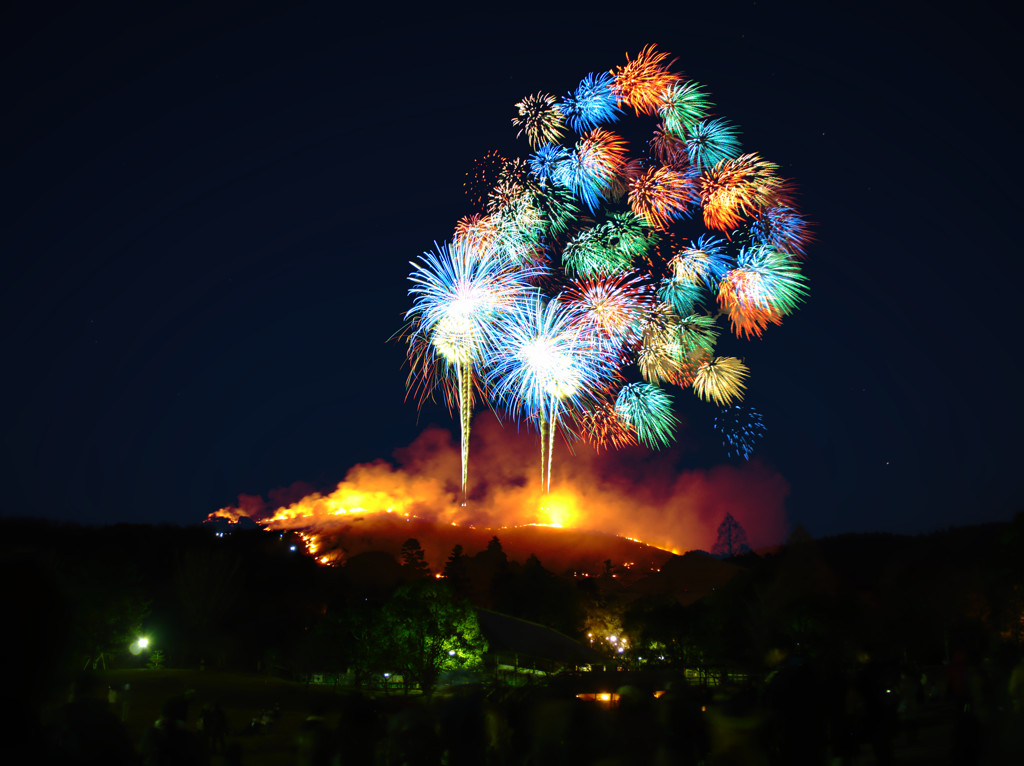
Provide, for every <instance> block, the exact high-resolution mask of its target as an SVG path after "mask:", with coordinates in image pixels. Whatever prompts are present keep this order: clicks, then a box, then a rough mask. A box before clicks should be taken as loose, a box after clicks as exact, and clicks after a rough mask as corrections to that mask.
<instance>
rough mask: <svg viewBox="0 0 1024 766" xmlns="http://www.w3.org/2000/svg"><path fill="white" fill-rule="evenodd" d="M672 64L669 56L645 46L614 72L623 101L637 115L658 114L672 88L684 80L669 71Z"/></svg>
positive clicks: (655, 48)
mask: <svg viewBox="0 0 1024 766" xmlns="http://www.w3.org/2000/svg"><path fill="white" fill-rule="evenodd" d="M673 63H674V62H673V61H670V60H669V54H667V53H662V52H661V51H659V50H658V49H657V47H656V46H654V45H648V46H646V47H644V48H643V50H641V51H640V53H638V54H637V57H636V58H635V59H633V60H630V58H629V54H628V53H627V54H626V64H625V65H624V66H620V67H616V68H615V69H613V70H612V73H611V74H612V76H613V77H614V78H615V87H616V88H617V89H618V91H619V93H620V94H621V99H622V102H623V103H624V104H627V105H628V106H630V107H632V108H633V109H634V110H635V111H636V113H637V114H638V115H639V114H654V113H655V112H657V111H658V110H659V109H660V108H661V107H662V106H663V105H664V104H665V102H666V98H667V91H668V89H669V87H670V86H672V85H675V84H676V83H678V82H679V81H680V79H681V77H680V75H679V74H677V73H674V72H672V71H670V67H671V66H672V64H673Z"/></svg>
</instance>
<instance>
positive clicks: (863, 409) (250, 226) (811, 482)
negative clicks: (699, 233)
mask: <svg viewBox="0 0 1024 766" xmlns="http://www.w3.org/2000/svg"><path fill="white" fill-rule="evenodd" d="M43 5H47V4H39V3H34V4H24V5H20V6H16V7H14V8H13V9H12V8H11V7H10V6H7V7H6V8H5V10H4V11H3V13H4V14H5V15H4V16H3V17H2V18H0V34H2V44H0V60H2V64H0V71H2V93H3V98H2V109H3V116H2V121H0V131H2V141H0V178H2V180H3V183H2V189H3V206H2V213H0V215H2V221H3V225H2V232H3V254H4V276H3V281H2V290H3V299H2V302H0V311H2V312H3V325H2V326H3V353H2V357H0V358H2V360H3V361H2V364H3V370H4V373H3V386H4V397H3V401H4V402H5V404H6V412H5V414H4V418H3V421H4V423H3V454H2V456H0V464H2V466H3V475H4V478H3V482H2V485H0V493H2V494H0V513H2V514H3V515H4V516H34V517H35V516H38V517H45V518H53V519H66V520H77V521H80V522H82V523H90V524H91V523H110V522H133V523H148V522H164V521H171V522H175V523H182V524H186V523H196V522H198V521H200V520H202V519H203V518H204V517H205V516H206V514H207V513H209V512H211V511H213V510H215V509H217V508H219V507H221V506H224V505H229V504H232V503H234V502H235V501H236V498H237V496H238V495H239V494H240V493H248V494H262V495H267V494H268V493H269V492H271V491H272V490H274V489H276V488H279V487H283V486H286V485H289V484H292V483H293V482H296V481H302V482H306V483H307V484H308V485H309V486H311V487H316V488H322V489H330V488H331V487H332V486H333V485H334V484H335V483H336V482H338V481H339V480H341V479H342V478H343V477H344V475H345V473H346V471H347V470H348V468H349V467H351V466H352V465H354V464H356V463H360V462H365V461H370V460H374V459H377V458H389V457H390V456H391V454H392V453H393V451H394V450H395V449H396V448H400V447H403V446H405V445H407V444H409V443H410V442H411V441H412V440H413V439H414V438H415V437H416V436H417V434H419V433H420V432H421V431H422V430H423V428H424V427H426V426H428V425H430V424H437V425H441V426H444V427H448V428H450V429H451V430H452V431H453V433H455V434H456V438H457V423H455V422H453V420H452V419H451V418H450V416H449V415H448V413H447V411H446V410H444V409H443V408H440V407H437V406H428V407H426V408H424V410H423V411H422V412H421V413H417V410H416V407H415V405H414V404H413V403H411V402H406V401H404V394H405V388H404V381H405V370H404V369H403V349H402V348H401V346H400V345H398V344H396V343H393V342H392V343H389V342H388V339H389V337H390V336H391V335H392V334H393V333H394V332H395V331H396V330H397V329H398V328H399V327H400V325H401V322H402V314H403V312H404V311H405V310H406V309H407V308H408V298H407V296H406V290H407V288H408V281H407V276H408V273H409V270H410V269H409V261H410V260H412V259H414V258H415V257H416V256H418V255H419V254H420V253H422V252H423V251H424V250H428V249H431V248H432V247H433V243H434V241H435V240H436V241H443V240H445V239H447V238H449V237H450V236H451V231H452V227H453V226H454V223H455V221H456V220H457V219H458V218H459V217H461V216H463V215H466V214H468V213H470V212H473V210H472V209H471V206H470V204H469V203H468V201H467V199H466V197H465V195H464V194H463V192H462V183H463V180H464V176H465V173H466V171H467V170H469V168H470V165H471V163H472V160H473V159H474V158H476V157H480V156H481V155H483V154H484V153H485V152H487V151H488V150H490V149H497V150H499V151H502V152H503V153H504V154H506V156H508V155H514V156H525V155H526V154H527V153H528V147H527V145H526V143H525V141H523V140H519V141H517V140H516V138H515V132H516V129H515V128H514V127H512V125H511V123H510V120H511V118H512V117H514V116H515V109H514V104H515V103H516V102H517V101H519V100H520V99H521V98H522V97H523V96H525V95H528V94H530V93H534V92H536V91H538V90H545V91H548V92H551V93H554V94H556V95H559V96H562V95H564V94H565V93H566V92H567V91H569V90H571V89H574V88H575V86H576V85H577V83H578V82H579V80H580V78H582V77H583V76H584V75H585V74H587V73H589V72H595V71H601V70H608V69H611V68H612V67H615V66H618V65H620V64H623V63H625V54H626V53H627V52H628V53H630V54H632V55H635V54H636V53H637V52H639V50H640V49H641V48H642V47H643V46H644V45H646V44H648V43H652V42H653V43H657V44H658V47H659V48H660V49H661V50H664V51H668V52H671V53H672V54H673V55H674V56H675V57H676V59H677V62H676V66H677V68H678V69H680V70H682V71H683V72H685V73H686V74H687V75H688V76H689V77H692V78H693V79H695V80H697V81H699V82H701V83H703V84H704V85H706V86H707V88H708V89H709V91H710V92H711V94H712V97H713V99H714V100H715V102H716V104H717V111H718V114H720V115H722V116H725V117H727V118H728V119H730V120H732V121H733V122H735V123H737V124H739V126H740V127H741V128H742V131H743V143H744V150H746V151H756V152H759V153H760V154H761V155H762V156H764V157H766V158H768V159H770V160H773V161H775V162H778V163H779V164H780V165H782V168H783V170H782V174H783V175H784V176H786V177H787V178H791V179H793V180H794V181H795V182H796V184H797V186H798V189H799V195H800V196H799V204H800V207H801V209H802V210H803V212H804V213H805V214H806V215H807V217H808V218H810V219H811V220H813V221H814V222H815V228H814V232H815V237H816V240H817V241H816V242H815V243H814V244H812V246H811V247H810V249H809V257H808V260H807V262H806V268H805V271H806V273H807V275H808V276H809V278H810V280H811V282H810V284H811V295H810V298H809V300H808V302H807V303H806V304H805V305H804V306H803V308H802V309H801V310H800V311H798V312H797V313H796V314H795V315H793V316H792V317H790V318H788V319H787V320H786V322H785V323H784V324H783V326H782V327H778V328H776V327H773V328H771V329H769V330H768V331H767V332H766V334H765V337H764V339H763V340H761V341H759V342H753V343H749V344H746V345H745V347H744V355H745V356H746V358H747V361H748V363H749V364H750V367H751V371H752V372H751V375H752V377H751V381H750V384H749V387H748V391H749V395H748V401H749V402H750V403H751V404H754V405H756V406H758V407H759V408H760V409H761V410H762V411H763V412H764V413H765V419H766V421H767V423H768V427H769V435H768V437H767V438H766V439H765V441H764V442H763V445H762V449H761V450H760V451H759V453H758V455H757V457H756V459H757V460H759V461H761V462H762V463H764V464H765V465H766V466H768V467H769V468H770V469H771V470H773V471H776V472H778V473H780V474H781V475H782V476H783V477H785V480H786V482H787V483H788V485H789V488H790V491H789V496H788V499H787V502H786V507H787V513H788V518H789V522H790V523H791V524H796V523H800V524H802V525H804V526H805V527H806V528H807V529H808V530H809V531H810V532H811V533H812V534H814V535H831V534H837V533H842V532H866V531H888V532H899V533H919V532H927V531H930V530H935V529H942V528H945V527H948V526H952V525H962V524H969V523H975V522H983V521H998V520H1006V519H1009V518H1010V517H1011V516H1012V515H1013V514H1014V513H1015V512H1016V511H1019V510H1022V509H1024V502H1022V501H1021V499H1020V494H1019V491H1018V485H1019V482H1018V479H1017V471H1018V466H1019V463H1020V459H1019V458H1020V454H1021V450H1020V447H1019V440H1018V437H1019V435H1020V433H1021V428H1022V425H1024V422H1022V421H1024V418H1022V408H1021V404H1020V396H1019V388H1020V386H1019V383H1018V380H1019V374H1018V373H1019V372H1020V366H1021V365H1020V361H1019V352H1020V342H1019V341H1018V340H1017V334H1016V325H1017V324H1018V323H1019V321H1020V317H1019V311H1020V309H1019V306H1020V301H1019V299H1018V285H1019V284H1021V272H1022V267H1021V261H1022V255H1021V252H1020V244H1019V232H1020V218H1019V216H1020V210H1021V203H1022V201H1024V200H1022V195H1021V192H1020V179H1021V178H1022V177H1024V176H1022V172H1021V171H1022V168H1021V162H1020V153H1019V151H1018V149H1019V147H1018V146H1017V144H1016V140H1015V139H1019V136H1020V129H1019V123H1018V122H1017V121H1016V119H1015V118H1014V117H1011V114H1014V115H1015V114H1016V112H1017V110H1018V108H1019V105H1020V101H1021V95H1022V93H1021V86H1020V74H1021V72H1020V68H1019V59H1018V55H1019V50H1020V49H1021V47H1022V41H1021V39H1020V34H1019V31H1016V30H1017V29H1018V28H1017V27H1016V25H1015V23H1014V19H1015V15H1014V14H1013V13H1011V12H1010V10H1009V8H1010V4H1005V5H996V4H987V3H980V4H979V3H975V4H971V6H970V9H968V6H967V5H966V4H960V5H949V6H941V5H936V4H933V3H913V4H911V3H896V4H895V6H896V7H898V8H901V9H902V10H899V11H894V10H893V7H891V5H890V4H888V3H879V4H870V3H869V4H864V3H858V4H849V5H845V6H842V7H841V8H840V9H838V10H835V9H827V8H826V6H828V5H829V4H826V3H817V2H816V3H799V4H794V3H770V2H757V3H715V4H699V5H701V6H703V5H713V6H714V7H713V8H712V9H704V8H701V9H700V10H696V11H691V10H690V9H689V8H688V7H687V6H689V5H693V6H697V5H698V4H689V3H674V4H671V5H667V6H656V5H652V4H648V3H636V4H631V3H620V4H618V5H617V6H588V7H587V9H586V10H582V9H581V10H579V11H577V12H576V13H573V14H569V13H564V14H563V13H559V12H557V11H552V10H551V9H550V8H549V9H548V11H547V12H546V13H545V14H544V15H540V16H530V15H529V13H530V12H531V11H532V7H531V6H525V5H511V4H509V5H506V6H487V5H483V4H482V5H481V6H479V7H480V8H485V7H492V8H495V9H496V10H492V11H481V10H477V11H458V12H456V11H440V10H438V11H435V12H430V13H428V12H426V11H424V10H421V11H419V12H417V13H416V15H408V14H406V13H404V12H403V11H402V10H401V6H399V5H393V4H387V7H384V5H385V4H371V5H373V7H378V6H379V7H381V10H380V11H367V12H366V13H361V14H359V15H355V16H353V15H350V14H345V13H342V12H340V11H337V10H324V9H313V8H309V7H299V8H291V7H288V8H286V7H284V6H279V7H276V8H274V7H270V6H261V5H259V4H253V3H248V4H242V5H239V6H238V7H234V8H231V7H229V6H224V5H215V4H209V3H193V4H183V5H181V6H180V7H179V8H178V9H177V10H174V11H166V12H162V13H157V12H154V11H152V10H141V9H140V8H138V7H131V6H128V8H130V9H129V10H125V9H119V10H117V11H116V12H115V11H113V10H97V5H100V6H103V5H105V4H81V5H79V6H77V7H72V8H71V9H70V10H64V11H60V12H57V11H45V12H44V11H43V10H42V6H43ZM135 5H137V6H148V5H149V4H135ZM211 6H212V7H211ZM107 7H109V6H107ZM420 7H421V8H422V7H424V6H420ZM367 14H376V15H367ZM678 400H679V408H680V414H681V415H682V416H683V417H684V418H685V420H686V422H687V424H688V425H687V430H686V434H685V436H684V439H683V442H684V444H685V447H679V448H677V452H676V454H675V455H673V456H670V457H671V460H670V461H669V462H671V461H672V460H674V461H675V462H674V464H675V465H676V466H677V467H679V468H681V469H685V468H689V467H711V466H714V465H716V464H719V463H725V462H731V461H730V459H729V458H727V457H726V455H725V454H724V452H723V450H722V449H721V447H720V446H719V445H718V443H717V441H716V438H715V435H714V433H713V432H712V430H711V428H710V417H711V415H712V414H713V411H712V410H711V409H710V408H709V406H707V405H702V404H701V403H700V402H697V401H696V400H695V399H694V397H693V396H692V395H690V394H684V395H680V396H679V397H678ZM659 459H661V460H663V461H665V460H666V458H665V457H664V456H662V457H660V458H659Z"/></svg>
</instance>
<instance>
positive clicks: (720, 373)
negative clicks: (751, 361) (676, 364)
mask: <svg viewBox="0 0 1024 766" xmlns="http://www.w3.org/2000/svg"><path fill="white" fill-rule="evenodd" d="M749 374H750V370H749V369H748V368H747V366H746V365H745V364H743V362H741V361H740V360H739V359H737V358H735V357H732V356H719V357H715V358H714V359H712V360H710V361H707V362H705V363H704V364H702V365H701V366H700V367H699V368H698V370H697V374H696V376H694V379H693V390H694V392H695V393H696V394H697V396H699V397H700V398H701V399H703V400H704V401H706V402H714V403H715V404H718V405H720V406H724V405H727V404H732V403H733V402H734V401H739V400H741V399H742V398H743V392H744V390H745V389H746V387H747V386H746V382H745V381H746V378H747V375H749Z"/></svg>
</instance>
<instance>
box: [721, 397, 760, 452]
mask: <svg viewBox="0 0 1024 766" xmlns="http://www.w3.org/2000/svg"><path fill="white" fill-rule="evenodd" d="M715 430H716V431H718V433H719V435H720V436H721V437H722V446H723V447H725V449H726V451H727V452H728V453H729V454H730V455H732V456H734V457H742V458H743V459H744V460H750V455H751V454H752V453H753V451H754V448H755V447H757V445H758V443H759V442H760V441H761V439H763V438H764V435H765V434H766V433H767V431H768V429H767V427H766V426H765V424H764V419H763V417H762V416H761V413H760V412H758V411H757V410H756V409H754V408H753V407H748V406H747V405H744V404H734V405H733V406H731V407H725V408H723V409H721V410H719V412H718V414H717V415H716V416H715Z"/></svg>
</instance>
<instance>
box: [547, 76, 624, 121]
mask: <svg viewBox="0 0 1024 766" xmlns="http://www.w3.org/2000/svg"><path fill="white" fill-rule="evenodd" d="M619 98H620V95H619V90H618V88H617V87H616V86H615V78H614V77H612V75H611V73H610V72H599V73H597V74H588V75H587V76H586V77H584V78H583V79H582V80H581V81H580V84H579V86H577V88H576V90H575V92H573V93H570V94H569V95H567V96H566V97H565V98H563V99H562V102H561V104H559V107H558V108H559V109H560V110H561V112H562V117H563V118H564V119H565V121H566V122H567V123H569V127H570V128H572V129H573V130H574V131H576V133H577V134H579V133H585V132H586V131H588V130H590V129H591V128H596V127H597V126H598V125H602V124H605V123H609V122H615V121H616V120H618V119H619V116H620V115H621V114H622V110H621V109H619Z"/></svg>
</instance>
